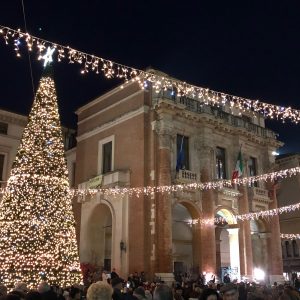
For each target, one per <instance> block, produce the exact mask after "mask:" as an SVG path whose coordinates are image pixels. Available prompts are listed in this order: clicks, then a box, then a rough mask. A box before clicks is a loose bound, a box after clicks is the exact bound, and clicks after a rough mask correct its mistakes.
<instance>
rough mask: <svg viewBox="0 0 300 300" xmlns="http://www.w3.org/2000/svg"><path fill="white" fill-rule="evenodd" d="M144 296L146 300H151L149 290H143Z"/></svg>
mask: <svg viewBox="0 0 300 300" xmlns="http://www.w3.org/2000/svg"><path fill="white" fill-rule="evenodd" d="M145 296H146V299H147V300H152V294H151V292H150V291H149V290H145Z"/></svg>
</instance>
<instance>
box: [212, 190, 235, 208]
mask: <svg viewBox="0 0 300 300" xmlns="http://www.w3.org/2000/svg"><path fill="white" fill-rule="evenodd" d="M239 196H241V193H240V192H239V191H238V189H237V188H236V187H222V188H219V189H218V193H217V205H221V206H227V207H231V208H233V209H237V207H238V206H237V201H238V197H239Z"/></svg>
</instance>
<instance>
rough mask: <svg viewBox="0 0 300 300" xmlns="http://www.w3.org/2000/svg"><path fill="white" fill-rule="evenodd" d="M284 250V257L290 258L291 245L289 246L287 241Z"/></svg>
mask: <svg viewBox="0 0 300 300" xmlns="http://www.w3.org/2000/svg"><path fill="white" fill-rule="evenodd" d="M285 249H286V256H287V257H292V251H291V245H290V243H289V241H286V242H285Z"/></svg>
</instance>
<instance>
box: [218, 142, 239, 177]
mask: <svg viewBox="0 0 300 300" xmlns="http://www.w3.org/2000/svg"><path fill="white" fill-rule="evenodd" d="M218 148H219V149H222V150H224V171H225V178H223V179H228V178H229V177H228V176H229V172H228V153H227V149H226V148H225V147H224V146H219V145H216V146H215V149H214V172H213V174H215V175H214V177H215V179H217V180H222V179H220V178H217V177H218V174H217V168H216V167H217V149H218ZM234 166H235V165H234Z"/></svg>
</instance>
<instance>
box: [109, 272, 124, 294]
mask: <svg viewBox="0 0 300 300" xmlns="http://www.w3.org/2000/svg"><path fill="white" fill-rule="evenodd" d="M111 285H112V288H113V290H114V292H113V294H112V298H113V300H123V299H124V297H123V294H122V292H121V290H122V288H123V280H122V279H121V278H120V277H117V278H114V279H113V280H112V281H111Z"/></svg>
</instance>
